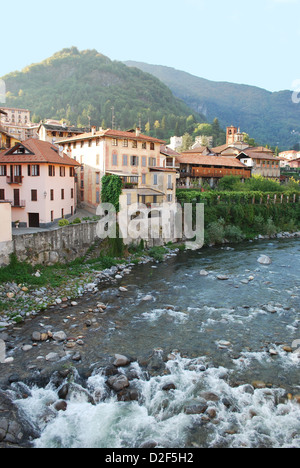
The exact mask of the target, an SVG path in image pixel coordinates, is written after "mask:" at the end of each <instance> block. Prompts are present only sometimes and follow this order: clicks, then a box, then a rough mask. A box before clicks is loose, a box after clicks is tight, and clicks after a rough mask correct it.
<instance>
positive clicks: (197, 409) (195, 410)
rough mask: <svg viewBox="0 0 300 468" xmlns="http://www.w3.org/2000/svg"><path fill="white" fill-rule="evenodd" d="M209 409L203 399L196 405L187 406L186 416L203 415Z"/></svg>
mask: <svg viewBox="0 0 300 468" xmlns="http://www.w3.org/2000/svg"><path fill="white" fill-rule="evenodd" d="M207 408H208V405H207V402H206V401H205V400H204V399H203V400H202V401H199V402H198V401H197V403H195V404H194V405H189V406H186V407H185V408H184V412H185V414H203V413H205V411H206V410H207Z"/></svg>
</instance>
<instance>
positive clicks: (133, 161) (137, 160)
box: [130, 156, 139, 166]
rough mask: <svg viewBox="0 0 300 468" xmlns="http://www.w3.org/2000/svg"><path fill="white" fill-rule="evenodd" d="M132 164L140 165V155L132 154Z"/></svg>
mask: <svg viewBox="0 0 300 468" xmlns="http://www.w3.org/2000/svg"><path fill="white" fill-rule="evenodd" d="M130 165H131V166H138V165H139V157H138V156H131V158H130Z"/></svg>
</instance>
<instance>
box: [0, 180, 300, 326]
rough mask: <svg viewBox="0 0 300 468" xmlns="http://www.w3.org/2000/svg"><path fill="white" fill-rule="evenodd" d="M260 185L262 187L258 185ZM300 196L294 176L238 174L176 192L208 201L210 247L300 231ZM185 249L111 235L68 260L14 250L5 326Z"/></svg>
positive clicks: (5, 277)
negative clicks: (51, 261)
mask: <svg viewBox="0 0 300 468" xmlns="http://www.w3.org/2000/svg"><path fill="white" fill-rule="evenodd" d="M237 187H238V188H239V190H238V191H236V188H237ZM257 187H259V188H260V190H253V189H255V188H256V189H257ZM224 189H226V190H224ZM241 189H242V190H241ZM299 196H300V188H299V183H296V182H294V181H291V183H290V185H289V186H287V187H283V186H281V185H280V184H279V183H277V182H274V181H268V180H262V178H259V177H258V178H253V179H251V180H250V181H248V182H247V183H246V184H240V185H239V182H238V181H237V180H236V178H232V177H227V178H226V177H224V179H223V180H222V183H221V184H220V185H219V189H218V190H214V191H207V192H201V191H199V190H184V189H181V190H178V191H177V198H178V202H179V203H182V204H184V203H193V205H194V206H195V205H196V203H204V205H205V246H212V245H222V244H224V243H234V242H241V241H243V240H253V239H256V238H263V237H264V236H265V237H276V236H277V237H282V236H284V235H287V233H297V234H298V232H297V231H299V230H300V203H299ZM184 249H185V244H184V243H178V244H167V245H165V246H161V247H153V248H151V249H148V248H146V247H145V245H144V242H143V241H141V242H140V244H139V245H131V246H129V247H128V246H125V245H124V244H123V241H122V239H120V238H117V239H107V240H106V241H104V242H102V243H101V245H100V246H97V243H96V244H95V245H94V246H91V248H90V249H89V251H88V252H87V254H86V256H84V257H82V258H78V259H76V260H75V261H73V262H70V263H68V264H55V265H52V266H44V265H38V266H32V265H30V264H29V263H26V262H19V261H18V260H17V258H16V256H15V255H12V256H11V262H10V265H8V266H7V267H4V268H0V314H1V315H0V325H1V323H8V322H19V321H23V320H24V317H26V316H29V315H31V314H35V313H38V312H39V311H41V310H45V309H47V307H49V305H51V304H53V303H56V301H57V300H58V301H61V300H64V301H65V302H67V301H72V300H74V299H76V297H78V296H80V295H82V294H84V292H85V291H86V290H87V289H88V286H89V285H90V284H94V282H95V279H96V280H97V279H98V280H99V278H100V279H101V280H107V279H110V275H115V274H116V270H118V268H119V267H120V268H126V266H128V265H130V267H132V266H134V265H135V264H138V263H143V262H148V261H155V262H162V261H163V260H164V258H165V257H167V256H168V255H170V254H171V255H172V254H173V253H174V252H178V250H184ZM1 320H2V322H1ZM3 320H4V322H3Z"/></svg>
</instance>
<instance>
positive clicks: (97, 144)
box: [96, 138, 100, 146]
mask: <svg viewBox="0 0 300 468" xmlns="http://www.w3.org/2000/svg"><path fill="white" fill-rule="evenodd" d="M96 146H100V138H96Z"/></svg>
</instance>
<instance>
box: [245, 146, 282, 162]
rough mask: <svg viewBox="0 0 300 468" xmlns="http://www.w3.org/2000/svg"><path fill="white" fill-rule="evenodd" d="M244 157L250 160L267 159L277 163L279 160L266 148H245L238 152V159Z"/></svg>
mask: <svg viewBox="0 0 300 468" xmlns="http://www.w3.org/2000/svg"><path fill="white" fill-rule="evenodd" d="M243 155H244V156H246V157H248V158H251V159H269V160H276V161H279V158H277V157H275V156H274V154H273V152H272V151H271V150H269V149H268V148H264V147H262V146H261V147H258V148H247V149H245V150H243V151H241V152H240V154H239V155H238V158H240V157H243Z"/></svg>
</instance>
